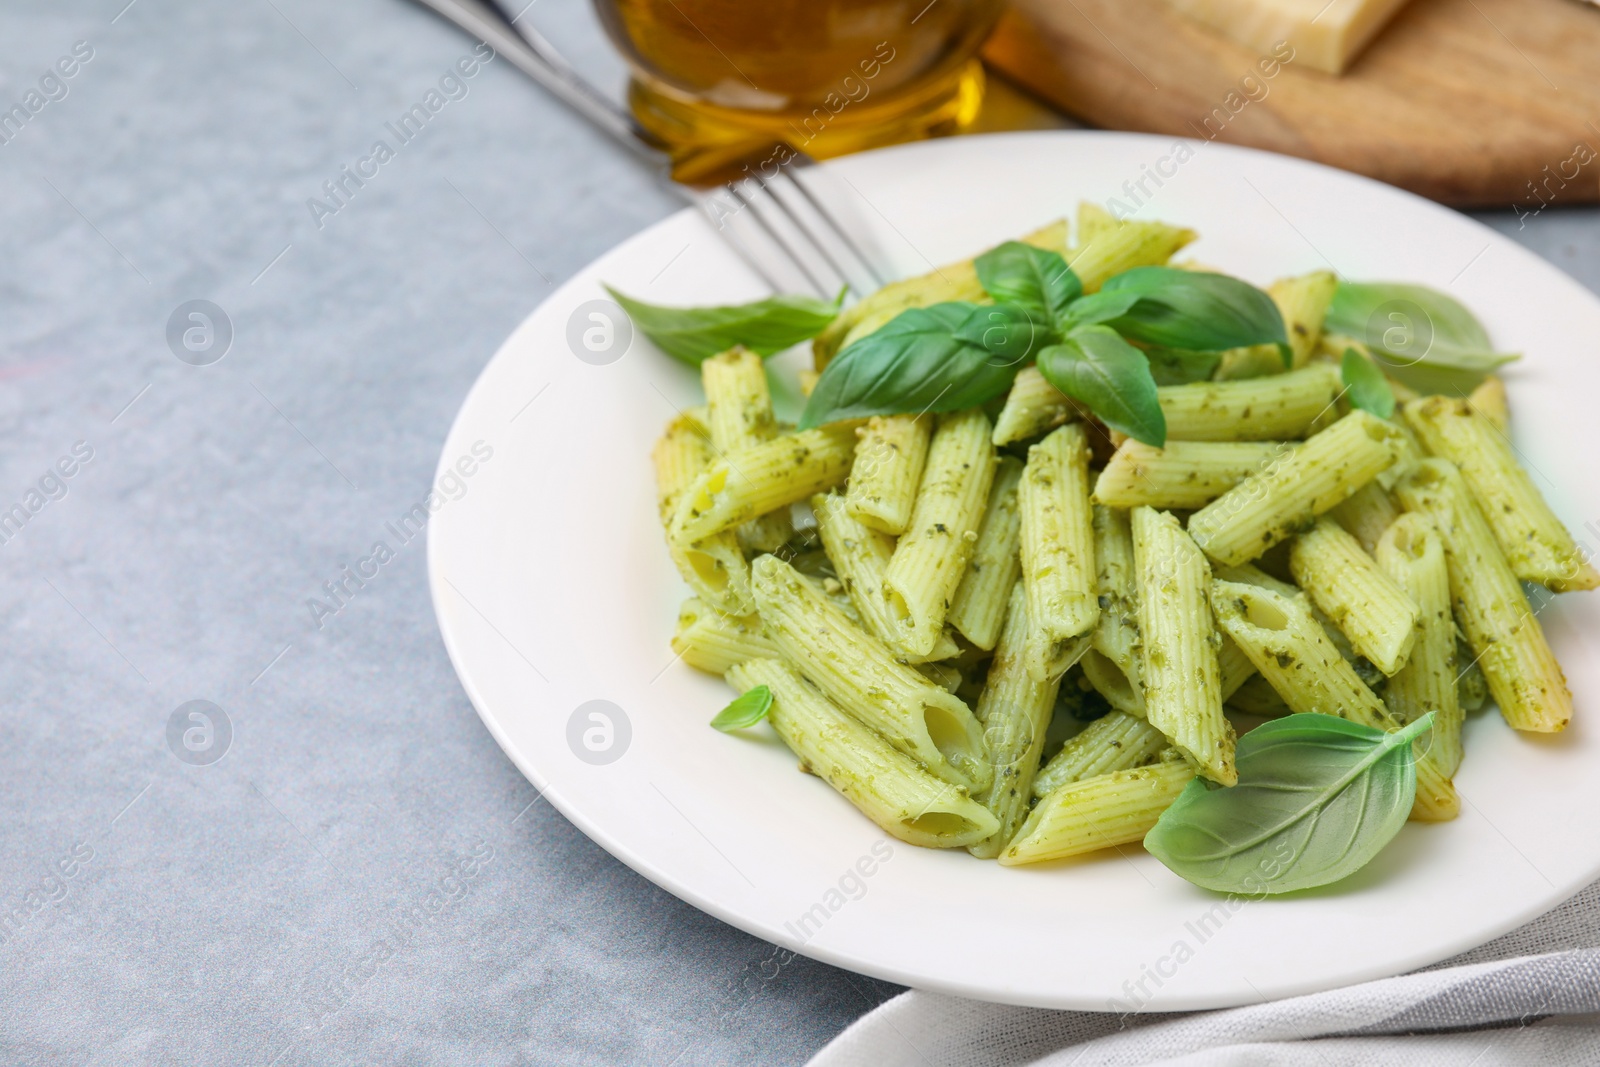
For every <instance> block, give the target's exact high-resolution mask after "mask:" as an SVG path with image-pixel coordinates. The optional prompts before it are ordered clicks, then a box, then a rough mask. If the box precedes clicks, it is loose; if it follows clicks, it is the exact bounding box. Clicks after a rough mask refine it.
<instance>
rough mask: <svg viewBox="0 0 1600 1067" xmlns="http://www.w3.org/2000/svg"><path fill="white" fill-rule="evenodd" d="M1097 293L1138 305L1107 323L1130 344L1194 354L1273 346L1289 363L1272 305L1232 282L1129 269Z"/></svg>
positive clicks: (1218, 276)
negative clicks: (1131, 298) (1125, 296)
mask: <svg viewBox="0 0 1600 1067" xmlns="http://www.w3.org/2000/svg"><path fill="white" fill-rule="evenodd" d="M1100 291H1101V292H1102V293H1105V292H1113V293H1136V294H1138V296H1139V298H1140V299H1139V302H1138V303H1136V304H1134V305H1133V307H1132V308H1131V309H1129V311H1128V313H1127V314H1125V315H1123V316H1121V317H1120V318H1117V319H1115V320H1113V321H1112V322H1111V324H1110V325H1111V326H1112V327H1113V328H1115V329H1116V331H1117V332H1118V333H1120V334H1122V335H1123V336H1124V337H1128V338H1131V339H1133V340H1135V341H1147V342H1149V343H1150V344H1155V345H1163V346H1165V347H1167V348H1187V349H1193V350H1195V351H1199V352H1218V351H1221V350H1223V349H1227V348H1243V347H1245V346H1246V345H1265V344H1276V345H1278V347H1279V350H1280V351H1281V352H1282V353H1283V359H1284V366H1288V365H1289V364H1290V362H1291V360H1292V359H1293V354H1292V353H1291V352H1290V350H1289V344H1288V335H1287V334H1285V333H1284V327H1283V316H1282V315H1281V314H1280V313H1279V312H1278V305H1276V304H1274V303H1273V302H1272V297H1270V296H1268V295H1267V294H1266V293H1264V292H1262V291H1261V290H1260V289H1257V288H1256V287H1255V286H1253V285H1250V284H1248V283H1247V282H1242V281H1240V280H1239V279H1238V278H1230V277H1228V276H1227V275H1225V274H1207V273H1204V272H1202V271H1193V270H1178V269H1176V268H1174V267H1134V268H1133V269H1132V270H1127V271H1123V272H1122V273H1121V274H1118V275H1117V276H1115V277H1114V278H1112V279H1110V280H1109V281H1107V282H1106V283H1105V285H1103V286H1102V287H1101V289H1100Z"/></svg>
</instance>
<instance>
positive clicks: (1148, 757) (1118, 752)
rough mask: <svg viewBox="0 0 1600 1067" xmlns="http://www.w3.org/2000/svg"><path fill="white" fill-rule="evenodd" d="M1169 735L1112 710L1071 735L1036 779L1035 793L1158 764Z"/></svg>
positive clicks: (1034, 780) (1166, 745)
mask: <svg viewBox="0 0 1600 1067" xmlns="http://www.w3.org/2000/svg"><path fill="white" fill-rule="evenodd" d="M1170 747H1171V746H1169V745H1168V744H1167V737H1166V735H1165V734H1163V733H1162V732H1161V731H1160V730H1157V729H1156V728H1155V727H1154V726H1151V725H1150V724H1149V723H1147V722H1145V721H1144V720H1143V719H1137V718H1134V717H1133V716H1132V715H1124V714H1123V713H1122V712H1120V711H1108V712H1106V714H1104V715H1102V716H1100V717H1099V718H1098V719H1096V720H1094V722H1091V723H1090V724H1089V725H1088V726H1085V727H1084V728H1083V730H1082V731H1081V732H1079V733H1078V734H1077V735H1076V736H1074V737H1069V738H1067V743H1066V744H1064V745H1062V746H1061V751H1060V752H1057V753H1056V754H1055V755H1054V756H1051V757H1050V762H1049V763H1046V764H1045V765H1044V769H1043V770H1041V771H1040V772H1039V773H1038V774H1037V775H1036V776H1035V777H1034V779H1033V795H1034V796H1036V797H1043V796H1045V795H1046V794H1049V793H1053V792H1054V791H1055V790H1057V789H1060V788H1061V787H1062V786H1064V785H1066V784H1068V783H1069V782H1081V781H1083V780H1084V779H1085V778H1093V777H1095V776H1096V775H1101V774H1110V773H1111V772H1112V771H1126V770H1131V769H1132V768H1134V767H1143V766H1144V765H1145V764H1147V763H1154V762H1155V761H1156V759H1157V758H1158V757H1159V756H1160V755H1161V753H1163V752H1165V751H1167V749H1168V748H1170Z"/></svg>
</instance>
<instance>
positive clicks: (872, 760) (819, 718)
mask: <svg viewBox="0 0 1600 1067" xmlns="http://www.w3.org/2000/svg"><path fill="white" fill-rule="evenodd" d="M728 681H729V682H730V683H732V684H733V686H734V687H735V688H736V689H739V690H740V691H741V692H743V691H747V690H750V689H753V688H755V687H756V686H758V685H764V686H766V687H767V688H768V689H770V690H771V691H772V707H771V709H770V710H769V711H768V712H767V719H768V721H769V722H771V723H772V728H773V729H774V730H776V731H777V733H778V736H779V737H781V738H782V739H783V743H784V744H786V745H788V746H789V750H790V751H792V752H793V753H794V754H795V755H796V756H798V757H799V758H800V762H801V763H802V764H804V765H805V766H806V767H807V768H808V769H810V771H811V772H812V773H813V774H815V775H817V777H819V778H821V779H822V780H823V781H825V782H827V783H828V784H829V785H831V786H833V788H835V789H837V790H838V791H839V792H840V793H841V794H842V795H843V796H844V798H845V799H846V800H848V801H850V803H852V804H854V805H855V806H856V807H857V808H859V809H860V810H861V813H862V814H863V815H865V816H866V817H867V818H869V819H871V820H872V821H873V822H875V823H877V824H878V825H879V826H880V827H882V828H883V829H884V831H885V832H886V833H888V834H890V835H891V836H893V837H895V838H898V839H899V840H901V841H904V842H906V843H907V844H911V845H921V846H923V847H924V848H960V847H962V846H964V845H970V844H972V843H973V842H976V841H981V840H983V839H984V838H987V837H989V836H991V835H992V834H993V833H994V830H995V819H994V816H993V815H991V814H989V811H988V809H987V808H985V807H984V806H983V805H982V804H979V803H978V802H977V801H975V800H973V799H971V798H970V797H968V796H967V795H966V793H965V792H963V791H962V790H960V789H958V788H956V787H955V786H952V785H951V784H950V783H948V782H942V781H940V780H939V779H937V778H935V777H934V776H933V775H931V774H929V773H928V772H927V771H926V770H924V769H923V768H922V767H920V766H918V765H917V764H916V762H914V761H913V760H911V759H910V758H908V757H907V756H905V755H904V754H903V753H901V752H897V751H896V750H895V749H894V748H893V747H891V746H890V745H889V743H888V742H886V741H885V740H884V739H883V738H881V737H879V736H878V735H877V734H875V733H873V732H872V731H871V730H869V729H867V727H865V726H863V725H862V724H861V723H860V722H858V721H856V720H855V719H854V718H852V717H851V716H850V715H849V714H847V713H846V712H845V711H843V710H842V709H841V708H839V706H838V705H836V704H835V703H833V702H832V701H830V700H829V699H828V698H827V697H826V696H824V695H823V694H822V693H820V692H818V691H817V690H816V689H815V688H813V687H812V686H811V685H810V684H809V683H807V682H806V681H805V679H803V678H801V677H800V675H799V674H798V673H796V671H795V670H794V668H793V667H792V666H790V665H789V664H787V663H783V662H782V661H780V660H775V659H757V660H750V661H749V662H747V663H741V664H738V665H737V666H735V667H733V668H732V669H731V670H729V671H728Z"/></svg>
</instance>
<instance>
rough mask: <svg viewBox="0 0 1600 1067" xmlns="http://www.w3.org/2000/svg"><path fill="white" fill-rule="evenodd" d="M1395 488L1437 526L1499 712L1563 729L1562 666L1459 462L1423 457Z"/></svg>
mask: <svg viewBox="0 0 1600 1067" xmlns="http://www.w3.org/2000/svg"><path fill="white" fill-rule="evenodd" d="M1395 495H1396V496H1397V497H1399V498H1400V503H1401V505H1402V506H1404V507H1405V509H1406V510H1407V511H1420V512H1422V513H1423V514H1425V515H1427V516H1428V517H1429V518H1430V519H1432V520H1433V522H1434V525H1435V526H1437V527H1438V529H1439V536H1440V537H1441V538H1442V539H1443V540H1444V554H1445V561H1446V563H1447V564H1448V569H1449V572H1450V598H1451V600H1452V602H1453V603H1454V605H1455V616H1456V621H1457V622H1458V623H1459V624H1460V625H1461V629H1462V631H1463V633H1464V634H1465V635H1466V638H1467V643H1468V644H1469V645H1471V646H1472V654H1473V661H1474V662H1476V663H1477V664H1478V666H1479V668H1480V669H1481V670H1482V671H1483V676H1484V678H1485V679H1486V680H1487V681H1488V683H1489V692H1490V693H1491V694H1492V695H1493V696H1494V700H1495V703H1496V704H1498V705H1500V714H1501V715H1503V716H1504V717H1505V720H1506V722H1507V723H1509V724H1511V726H1513V727H1514V728H1516V729H1518V730H1531V731H1534V732H1536V733H1555V732H1558V731H1560V730H1563V729H1565V728H1566V725H1567V722H1568V721H1569V720H1570V719H1571V718H1572V694H1571V692H1569V691H1568V689H1567V680H1566V678H1565V677H1564V676H1563V675H1562V673H1561V665H1560V664H1559V663H1557V662H1556V657H1555V655H1554V653H1552V652H1551V651H1550V645H1549V644H1548V643H1547V642H1546V641H1545V639H1544V630H1543V628H1542V627H1540V625H1539V620H1538V618H1537V617H1536V616H1535V615H1534V613H1533V609H1532V608H1530V607H1529V606H1528V598H1527V597H1526V596H1525V595H1523V592H1522V586H1521V585H1519V584H1518V583H1517V577H1516V575H1515V574H1513V573H1512V571H1511V566H1510V564H1508V563H1507V562H1506V560H1505V556H1504V555H1502V554H1501V552H1500V545H1499V543H1498V542H1496V540H1495V537H1494V533H1493V532H1492V531H1491V530H1490V528H1489V524H1488V522H1487V521H1486V520H1485V519H1484V517H1483V515H1482V513H1481V512H1480V511H1479V510H1478V505H1477V504H1476V503H1475V502H1474V501H1473V499H1472V494H1471V490H1469V489H1468V488H1467V484H1466V482H1465V481H1463V480H1462V477H1461V473H1460V472H1459V471H1458V470H1456V467H1455V464H1453V463H1451V462H1450V461H1449V460H1444V459H1426V460H1423V461H1422V462H1421V463H1420V464H1418V465H1417V468H1416V470H1414V471H1412V472H1411V473H1410V474H1409V475H1407V476H1406V478H1405V479H1404V480H1402V481H1401V482H1400V483H1399V484H1398V485H1397V486H1395Z"/></svg>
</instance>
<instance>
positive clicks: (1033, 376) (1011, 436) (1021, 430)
mask: <svg viewBox="0 0 1600 1067" xmlns="http://www.w3.org/2000/svg"><path fill="white" fill-rule="evenodd" d="M1078 414H1079V412H1078V406H1077V405H1076V404H1074V403H1073V402H1072V400H1071V398H1069V397H1068V396H1067V395H1066V394H1065V393H1063V392H1062V391H1061V390H1059V389H1057V388H1056V387H1055V386H1053V385H1051V384H1050V383H1049V382H1047V381H1045V377H1044V375H1043V374H1041V373H1040V372H1039V368H1038V367H1036V366H1034V365H1033V364H1031V363H1030V364H1029V365H1028V366H1026V367H1023V368H1022V369H1021V370H1020V371H1018V372H1017V377H1016V379H1015V380H1014V381H1013V382H1012V383H1011V391H1010V392H1008V393H1006V402H1005V406H1004V407H1002V408H1001V409H1000V414H999V415H997V416H996V417H995V420H994V438H993V440H994V443H995V446H996V447H999V446H1000V445H1009V444H1015V443H1016V442H1018V441H1026V440H1027V439H1028V438H1030V437H1037V436H1039V435H1040V434H1042V433H1044V432H1045V431H1046V430H1053V429H1055V428H1056V427H1057V426H1060V425H1061V424H1062V423H1064V422H1068V421H1070V420H1072V419H1075V418H1077V417H1078Z"/></svg>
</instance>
